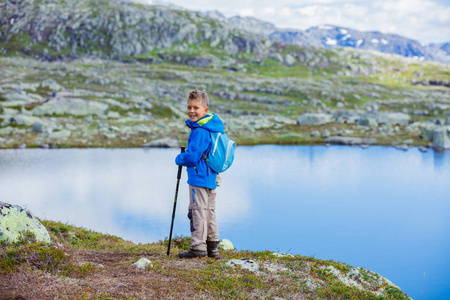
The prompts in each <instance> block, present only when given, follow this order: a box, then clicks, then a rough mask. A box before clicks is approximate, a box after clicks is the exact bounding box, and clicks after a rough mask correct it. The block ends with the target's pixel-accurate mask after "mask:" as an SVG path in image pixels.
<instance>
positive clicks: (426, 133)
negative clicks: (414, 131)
mask: <svg viewBox="0 0 450 300" xmlns="http://www.w3.org/2000/svg"><path fill="white" fill-rule="evenodd" d="M436 128H437V126H436V125H434V124H430V123H428V124H424V125H423V127H422V132H421V135H422V138H423V139H424V140H426V141H430V142H432V141H433V132H434V130H435V129H436Z"/></svg>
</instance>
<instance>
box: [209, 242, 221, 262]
mask: <svg viewBox="0 0 450 300" xmlns="http://www.w3.org/2000/svg"><path fill="white" fill-rule="evenodd" d="M218 245H219V241H215V242H210V241H206V247H207V249H208V257H211V258H215V259H220V258H221V257H220V255H219V249H218V248H217V246H218Z"/></svg>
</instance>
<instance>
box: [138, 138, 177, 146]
mask: <svg viewBox="0 0 450 300" xmlns="http://www.w3.org/2000/svg"><path fill="white" fill-rule="evenodd" d="M179 146H180V144H179V143H178V140H176V139H171V138H163V139H158V140H153V141H150V142H148V143H146V144H144V145H143V147H151V148H177V147H179Z"/></svg>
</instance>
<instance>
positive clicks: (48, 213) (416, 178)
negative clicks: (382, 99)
mask: <svg viewBox="0 0 450 300" xmlns="http://www.w3.org/2000/svg"><path fill="white" fill-rule="evenodd" d="M178 152H179V150H177V149H150V150H143V149H65V150H41V149H35V150H32V149H29V150H1V151H0V201H6V202H9V203H14V204H19V205H24V206H26V207H28V208H29V209H30V210H31V211H32V212H34V213H35V214H36V215H37V216H39V217H41V218H46V219H51V220H61V221H63V222H67V223H70V224H74V225H77V226H83V227H86V228H91V229H94V230H97V231H101V232H107V233H111V234H115V235H119V236H121V237H123V238H125V239H129V240H132V241H135V242H153V241H157V240H160V239H163V238H164V237H166V236H168V232H169V229H170V221H171V214H172V207H173V198H174V195H175V185H176V175H177V166H176V165H175V164H174V158H175V156H176V155H177V154H178ZM449 156H450V153H434V152H428V153H421V152H419V151H418V150H417V149H411V150H409V151H407V152H404V151H398V150H395V149H393V148H383V147H370V148H368V149H361V148H356V147H334V146H332V147H324V146H323V147H322V146H311V147H307V146H257V147H238V148H237V151H236V158H235V162H234V165H233V167H232V168H230V169H229V170H228V171H227V172H225V173H224V174H222V178H223V185H222V186H221V187H220V188H219V190H218V199H217V200H218V203H217V217H218V222H219V231H220V235H221V237H222V238H229V239H230V240H232V241H233V243H234V244H235V246H236V247H237V248H239V249H251V250H265V249H268V250H272V251H281V252H291V253H295V254H302V255H307V256H315V257H316V258H321V259H334V260H338V261H342V262H346V263H349V264H352V265H355V266H360V267H365V268H367V269H370V270H373V271H376V272H379V273H381V274H382V275H384V276H386V277H387V278H389V279H391V280H392V281H393V282H394V283H396V284H398V285H399V286H400V287H401V288H402V289H403V290H405V291H406V292H407V293H408V294H409V295H410V296H412V297H414V298H419V295H420V287H421V286H422V284H423V286H424V287H423V297H422V298H423V299H448V298H450V287H449V285H448V283H447V280H446V279H447V278H449V277H450V258H449V257H448V253H450V239H449V236H450V229H449V228H450V219H449V217H448V216H449V213H450V201H448V200H449V199H450V196H449V195H450V184H449V183H450V158H449ZM182 176H183V178H182V182H183V184H181V185H180V194H179V197H178V204H177V215H176V219H175V225H174V235H189V231H188V230H189V226H188V219H187V217H186V213H187V205H188V194H187V185H186V183H185V182H186V179H187V178H186V173H185V171H183V175H182ZM424 272H425V273H426V274H427V275H426V276H427V280H426V281H423V273H424Z"/></svg>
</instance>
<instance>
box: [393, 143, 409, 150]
mask: <svg viewBox="0 0 450 300" xmlns="http://www.w3.org/2000/svg"><path fill="white" fill-rule="evenodd" d="M395 148H396V149H398V150H403V151H407V150H408V148H409V147H408V145H406V144H402V145H397V146H395Z"/></svg>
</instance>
